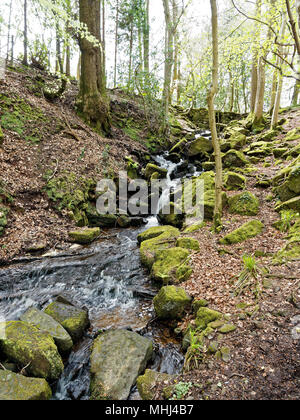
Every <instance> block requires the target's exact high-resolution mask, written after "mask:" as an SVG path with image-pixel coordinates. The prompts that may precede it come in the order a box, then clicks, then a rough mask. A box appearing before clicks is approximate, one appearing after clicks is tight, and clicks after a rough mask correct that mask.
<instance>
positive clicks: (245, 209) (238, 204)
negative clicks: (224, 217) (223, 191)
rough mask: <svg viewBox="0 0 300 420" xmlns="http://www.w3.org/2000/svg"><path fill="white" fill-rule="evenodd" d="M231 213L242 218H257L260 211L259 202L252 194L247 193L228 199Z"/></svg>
mask: <svg viewBox="0 0 300 420" xmlns="http://www.w3.org/2000/svg"><path fill="white" fill-rule="evenodd" d="M228 204H229V211H230V213H233V214H240V215H242V216H256V215H257V213H258V210H259V201H258V198H257V197H255V195H253V194H252V193H250V192H248V191H245V192H243V193H241V194H237V195H234V196H233V197H230V198H229V199H228Z"/></svg>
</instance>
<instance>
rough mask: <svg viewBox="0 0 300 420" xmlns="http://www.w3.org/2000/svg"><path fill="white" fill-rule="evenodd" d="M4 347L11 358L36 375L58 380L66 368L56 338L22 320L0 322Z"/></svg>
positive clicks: (3, 351)
mask: <svg viewBox="0 0 300 420" xmlns="http://www.w3.org/2000/svg"><path fill="white" fill-rule="evenodd" d="M0 331H1V334H0V350H1V352H2V354H4V356H5V357H7V359H8V360H10V361H12V362H15V363H17V364H18V365H19V366H20V367H21V368H23V367H25V366H27V368H26V371H27V372H28V373H29V374H30V375H32V376H35V377H38V378H44V379H46V380H49V381H50V382H51V381H56V380H57V379H58V378H59V377H60V375H61V374H62V372H63V370H64V365H63V362H62V359H61V357H60V355H59V353H58V350H57V347H56V345H55V343H54V340H53V338H52V337H51V336H50V335H49V334H47V333H45V332H44V331H41V330H39V329H38V328H36V327H34V326H32V325H29V324H27V323H25V322H21V321H10V322H7V323H0Z"/></svg>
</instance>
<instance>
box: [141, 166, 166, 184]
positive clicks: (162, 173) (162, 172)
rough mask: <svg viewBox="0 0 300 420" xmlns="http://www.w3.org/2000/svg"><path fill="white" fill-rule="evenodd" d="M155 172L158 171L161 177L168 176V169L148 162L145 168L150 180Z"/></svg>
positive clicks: (146, 175)
mask: <svg viewBox="0 0 300 420" xmlns="http://www.w3.org/2000/svg"><path fill="white" fill-rule="evenodd" d="M154 173H158V174H159V177H160V178H166V176H167V173H168V171H167V169H164V168H160V167H159V166H157V165H154V164H153V163H148V165H147V166H146V169H145V177H146V178H147V179H148V180H150V178H151V176H152V175H153V174H154Z"/></svg>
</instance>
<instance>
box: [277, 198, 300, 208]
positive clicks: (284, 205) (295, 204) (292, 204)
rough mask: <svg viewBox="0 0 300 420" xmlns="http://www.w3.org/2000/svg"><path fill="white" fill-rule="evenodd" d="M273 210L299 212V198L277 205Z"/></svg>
mask: <svg viewBox="0 0 300 420" xmlns="http://www.w3.org/2000/svg"><path fill="white" fill-rule="evenodd" d="M275 210H276V211H278V212H281V211H282V210H295V211H297V212H300V196H299V197H295V198H292V199H291V200H288V201H285V202H284V203H281V204H279V205H278V206H277V207H276V208H275Z"/></svg>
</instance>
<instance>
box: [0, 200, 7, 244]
mask: <svg viewBox="0 0 300 420" xmlns="http://www.w3.org/2000/svg"><path fill="white" fill-rule="evenodd" d="M8 212H9V210H8V208H7V207H2V206H1V201H0V236H1V235H2V234H3V232H4V229H5V227H6V225H7V214H8Z"/></svg>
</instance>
